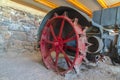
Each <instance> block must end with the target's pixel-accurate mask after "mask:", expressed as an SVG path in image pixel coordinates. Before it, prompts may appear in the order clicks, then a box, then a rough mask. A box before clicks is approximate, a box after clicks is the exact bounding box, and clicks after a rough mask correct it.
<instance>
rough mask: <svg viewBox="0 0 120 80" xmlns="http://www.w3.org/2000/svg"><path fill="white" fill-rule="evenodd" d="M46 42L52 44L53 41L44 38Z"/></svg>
mask: <svg viewBox="0 0 120 80" xmlns="http://www.w3.org/2000/svg"><path fill="white" fill-rule="evenodd" d="M44 41H45V42H46V43H49V44H54V42H53V41H50V40H44Z"/></svg>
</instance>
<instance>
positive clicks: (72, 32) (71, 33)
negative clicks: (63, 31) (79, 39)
mask: <svg viewBox="0 0 120 80" xmlns="http://www.w3.org/2000/svg"><path fill="white" fill-rule="evenodd" d="M73 34H74V31H73V30H72V31H70V32H69V34H68V35H67V36H66V38H69V37H70V36H71V35H73Z"/></svg>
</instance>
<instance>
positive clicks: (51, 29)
mask: <svg viewBox="0 0 120 80" xmlns="http://www.w3.org/2000/svg"><path fill="white" fill-rule="evenodd" d="M50 31H51V33H52V36H53V38H54V40H57V39H56V36H55V33H54V30H53V26H52V25H51V24H50Z"/></svg>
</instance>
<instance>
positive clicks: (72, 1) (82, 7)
mask: <svg viewBox="0 0 120 80" xmlns="http://www.w3.org/2000/svg"><path fill="white" fill-rule="evenodd" d="M67 2H69V3H71V4H72V5H74V6H75V7H77V8H78V9H80V10H82V11H83V12H85V13H86V14H87V15H89V16H90V17H91V16H92V11H91V10H90V9H88V8H87V7H86V6H85V5H83V4H82V3H80V2H79V1H78V0H67Z"/></svg>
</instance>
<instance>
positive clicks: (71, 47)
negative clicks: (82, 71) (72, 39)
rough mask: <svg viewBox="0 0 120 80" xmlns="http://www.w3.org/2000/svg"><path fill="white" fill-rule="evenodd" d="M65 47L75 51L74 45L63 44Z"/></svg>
mask: <svg viewBox="0 0 120 80" xmlns="http://www.w3.org/2000/svg"><path fill="white" fill-rule="evenodd" d="M65 48H66V49H70V50H73V51H76V48H75V47H73V46H67V45H66V46H65Z"/></svg>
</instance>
